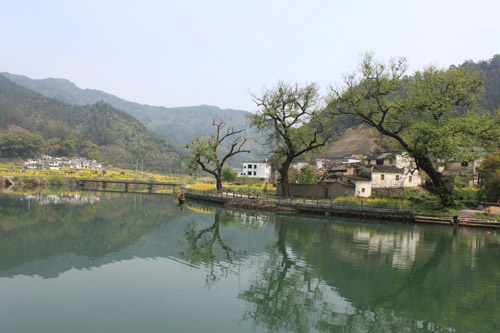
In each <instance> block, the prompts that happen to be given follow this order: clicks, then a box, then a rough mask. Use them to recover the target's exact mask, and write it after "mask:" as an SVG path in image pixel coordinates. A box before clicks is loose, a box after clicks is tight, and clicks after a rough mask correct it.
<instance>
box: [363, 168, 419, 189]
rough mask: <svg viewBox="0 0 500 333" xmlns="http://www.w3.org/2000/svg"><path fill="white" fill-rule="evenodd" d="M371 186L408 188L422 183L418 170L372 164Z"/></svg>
mask: <svg viewBox="0 0 500 333" xmlns="http://www.w3.org/2000/svg"><path fill="white" fill-rule="evenodd" d="M371 178H372V181H371V184H372V188H409V187H419V186H421V185H422V179H421V178H420V175H419V174H418V170H414V171H413V173H412V172H411V170H405V169H402V168H398V167H396V166H390V165H373V166H372V177H371Z"/></svg>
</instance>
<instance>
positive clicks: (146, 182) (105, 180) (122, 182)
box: [78, 179, 180, 186]
mask: <svg viewBox="0 0 500 333" xmlns="http://www.w3.org/2000/svg"><path fill="white" fill-rule="evenodd" d="M78 181H79V182H80V183H107V184H129V185H130V184H133V185H157V186H161V185H163V186H177V185H180V184H176V183H165V182H154V181H153V182H151V181H144V180H108V179H78Z"/></svg>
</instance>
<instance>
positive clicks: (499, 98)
mask: <svg viewBox="0 0 500 333" xmlns="http://www.w3.org/2000/svg"><path fill="white" fill-rule="evenodd" d="M460 66H472V67H474V68H476V69H477V70H478V71H479V72H480V73H481V76H482V79H483V88H482V91H481V92H480V93H479V94H478V95H479V100H478V105H477V106H478V108H479V109H485V110H489V111H491V112H494V111H497V110H500V54H497V55H495V56H493V57H492V58H491V59H489V60H485V61H478V62H474V61H466V62H464V63H463V64H461V65H458V66H451V67H460ZM332 131H339V132H341V133H343V134H342V136H341V137H340V138H339V140H338V141H336V142H334V143H332V144H330V145H328V147H327V149H326V152H323V153H322V154H323V155H342V154H346V153H368V152H375V151H389V150H393V149H395V148H397V146H398V145H397V144H396V143H395V142H393V141H392V139H390V138H388V137H384V136H382V135H381V134H380V133H378V132H377V131H376V130H375V129H373V128H370V127H368V126H364V125H361V124H360V120H358V119H353V118H345V119H342V122H340V123H336V124H335V128H333V129H332Z"/></svg>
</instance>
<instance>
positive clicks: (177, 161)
mask: <svg viewBox="0 0 500 333" xmlns="http://www.w3.org/2000/svg"><path fill="white" fill-rule="evenodd" d="M9 125H17V126H20V127H21V128H23V129H25V130H27V131H29V132H31V133H34V134H39V135H40V136H42V138H43V139H44V140H45V143H44V149H45V150H46V151H47V152H52V153H56V154H57V153H58V152H59V153H60V154H64V155H66V156H71V155H74V154H77V153H79V152H81V150H82V149H83V148H84V147H83V148H82V145H87V146H88V147H91V145H89V143H93V144H95V145H97V146H98V152H99V154H100V156H101V157H102V160H103V161H104V162H107V163H111V164H114V165H117V166H122V167H133V166H135V161H136V159H144V165H145V167H146V168H148V169H150V170H157V171H167V172H180V171H182V170H183V169H184V165H183V163H182V159H181V154H182V149H180V148H178V147H177V146H175V145H174V144H172V143H170V142H168V140H166V139H165V138H164V137H162V136H160V135H158V134H156V133H153V132H152V131H150V130H148V129H147V128H146V127H145V126H144V125H143V124H141V123H140V122H139V121H137V120H136V119H134V118H133V117H132V116H130V115H128V114H126V113H125V112H123V111H120V110H117V109H115V108H114V107H112V106H111V105H109V104H107V103H104V102H98V103H95V104H92V105H85V106H73V105H68V104H66V103H62V102H60V101H58V100H56V99H53V98H48V97H45V96H42V95H41V94H38V93H36V92H34V91H31V90H29V89H26V88H24V87H22V86H20V85H18V84H16V83H14V82H12V81H10V80H9V79H7V78H5V77H4V76H2V75H0V129H1V131H2V132H3V133H4V134H5V132H6V130H7V128H8V127H9ZM88 147H87V148H88Z"/></svg>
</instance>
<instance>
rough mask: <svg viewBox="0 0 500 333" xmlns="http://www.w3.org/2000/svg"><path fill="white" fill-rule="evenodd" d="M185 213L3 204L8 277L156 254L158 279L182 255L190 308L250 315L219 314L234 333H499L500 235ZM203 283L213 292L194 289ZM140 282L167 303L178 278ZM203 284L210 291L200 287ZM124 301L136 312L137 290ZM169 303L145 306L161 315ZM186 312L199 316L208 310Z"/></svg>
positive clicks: (157, 203) (135, 203)
mask: <svg viewBox="0 0 500 333" xmlns="http://www.w3.org/2000/svg"><path fill="white" fill-rule="evenodd" d="M184 208H185V209H183V210H181V209H180V207H178V205H177V202H176V201H175V200H174V199H173V198H171V197H168V196H154V195H134V194H111V193H103V194H102V195H101V196H100V197H99V196H97V195H95V194H89V196H77V195H65V196H60V197H58V198H55V197H49V196H45V195H38V194H37V195H35V196H34V197H31V196H27V195H25V196H24V197H19V196H1V197H0V227H1V229H0V277H9V278H10V279H17V278H19V276H40V277H43V278H46V279H49V278H52V279H55V280H56V279H57V278H60V277H61V276H63V275H65V274H66V273H67V272H70V271H71V272H73V271H74V269H76V270H77V272H81V273H82V274H83V272H87V274H89V273H88V272H89V270H90V271H91V272H95V274H97V273H98V272H102V271H105V269H104V267H114V266H115V265H117V264H118V263H120V268H121V270H122V271H123V272H122V273H121V274H120V275H119V276H118V277H117V276H116V275H112V276H110V277H109V278H110V280H111V281H113V282H112V283H118V284H119V281H120V280H116V279H117V278H118V279H120V278H122V277H123V276H127V275H134V274H135V273H134V272H135V270H137V264H138V263H137V260H138V259H141V258H143V259H155V260H148V261H147V262H146V263H144V262H141V267H142V268H141V269H143V270H151V271H152V272H155V271H157V270H158V269H159V268H162V267H164V265H167V266H168V267H171V266H169V264H167V263H166V262H165V260H167V259H168V260H172V259H173V260H175V261H177V262H179V263H182V265H183V266H184V267H185V270H184V271H182V278H180V279H179V280H176V286H175V287H176V288H179V289H180V290H183V293H184V295H183V297H185V299H188V298H190V297H194V298H197V299H200V300H201V299H204V298H203V297H207V295H208V294H204V293H213V292H216V293H217V300H218V301H220V302H221V303H220V309H221V313H225V312H228V309H233V310H234V309H240V307H241V311H240V312H238V313H236V316H237V317H238V318H239V320H235V319H234V318H229V315H227V316H228V318H224V316H220V317H217V318H213V320H214V321H221V322H222V321H225V320H226V319H227V322H226V323H227V326H228V327H232V330H243V329H242V328H243V327H247V328H248V327H251V329H252V330H256V331H295V332H305V331H336V330H348V331H350V330H353V331H389V330H390V331H404V330H408V331H413V330H416V329H425V330H446V331H448V330H455V329H457V330H465V331H498V330H499V329H500V317H499V315H498V314H499V313H500V305H499V302H498V299H500V288H499V285H500V267H499V265H498V262H500V236H499V235H497V234H496V233H495V232H488V231H486V230H472V229H465V230H462V229H457V230H453V229H452V228H448V227H436V226H432V227H426V226H414V225H397V224H374V223H362V222H356V221H353V220H342V219H331V218H330V219H325V218H315V217H301V216H292V215H281V214H261V213H255V212H249V211H239V210H227V209H224V208H221V207H213V206H208V205H203V204H195V203H190V202H188V203H186V205H185V206H184ZM101 274H102V273H101ZM179 274H181V273H179ZM198 275H201V276H202V277H203V278H204V280H205V282H204V283H203V281H198V280H196V282H193V281H194V280H193V276H198ZM141 278H142V280H141V281H140V282H139V281H138V282H137V285H140V286H141V287H143V288H151V289H147V290H148V292H150V293H151V294H155V293H160V294H161V293H162V290H163V289H162V288H166V285H168V282H169V280H168V279H169V275H168V274H166V275H165V276H163V277H162V278H163V279H166V280H165V281H162V283H160V284H159V283H157V280H155V274H151V275H150V276H149V275H148V274H147V271H146V272H145V276H143V277H141ZM114 279H115V280H114ZM1 285H2V280H1V279H0V287H1ZM200 285H201V286H204V287H208V288H204V289H205V290H206V291H205V292H203V291H201V290H200V289H199V286H200ZM148 286H150V287H148ZM214 286H216V288H213V287H214ZM154 288H159V289H154ZM231 288H234V290H235V291H234V290H233V289H231ZM202 289H203V287H202ZM190 290H196V293H197V294H195V295H189V293H190ZM233 291H234V292H233ZM17 292H19V291H17ZM170 292H171V291H170ZM115 297H118V298H120V297H123V303H127V304H128V303H129V302H131V303H134V298H133V296H132V295H131V294H130V293H129V291H128V290H121V292H120V293H118V294H117V295H116V296H115ZM42 302H43V300H42ZM161 302H168V297H165V298H162V300H161ZM175 302H177V303H182V302H183V298H177V299H176V300H175ZM161 304H163V303H160V304H150V305H148V304H143V306H144V307H145V309H146V310H148V309H149V311H153V307H155V308H158V306H160V307H161ZM190 304H191V303H190ZM148 306H151V308H148ZM211 306H212V307H214V308H217V305H215V304H211ZM191 307H192V308H193V309H192V311H193V313H195V312H196V315H197V316H199V315H200V313H202V312H203V311H206V309H204V308H203V307H202V306H200V309H199V311H198V312H197V308H196V305H195V304H192V305H191ZM102 310H103V309H95V311H102ZM87 311H89V312H90V313H93V312H92V311H93V309H87ZM245 324H250V326H245ZM231 325H233V326H231ZM1 327H2V326H1V324H0V328H1ZM192 328H193V329H194V330H201V329H203V328H204V326H203V323H200V324H199V326H196V327H192ZM228 330H229V329H228ZM229 331H230V330H229Z"/></svg>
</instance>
